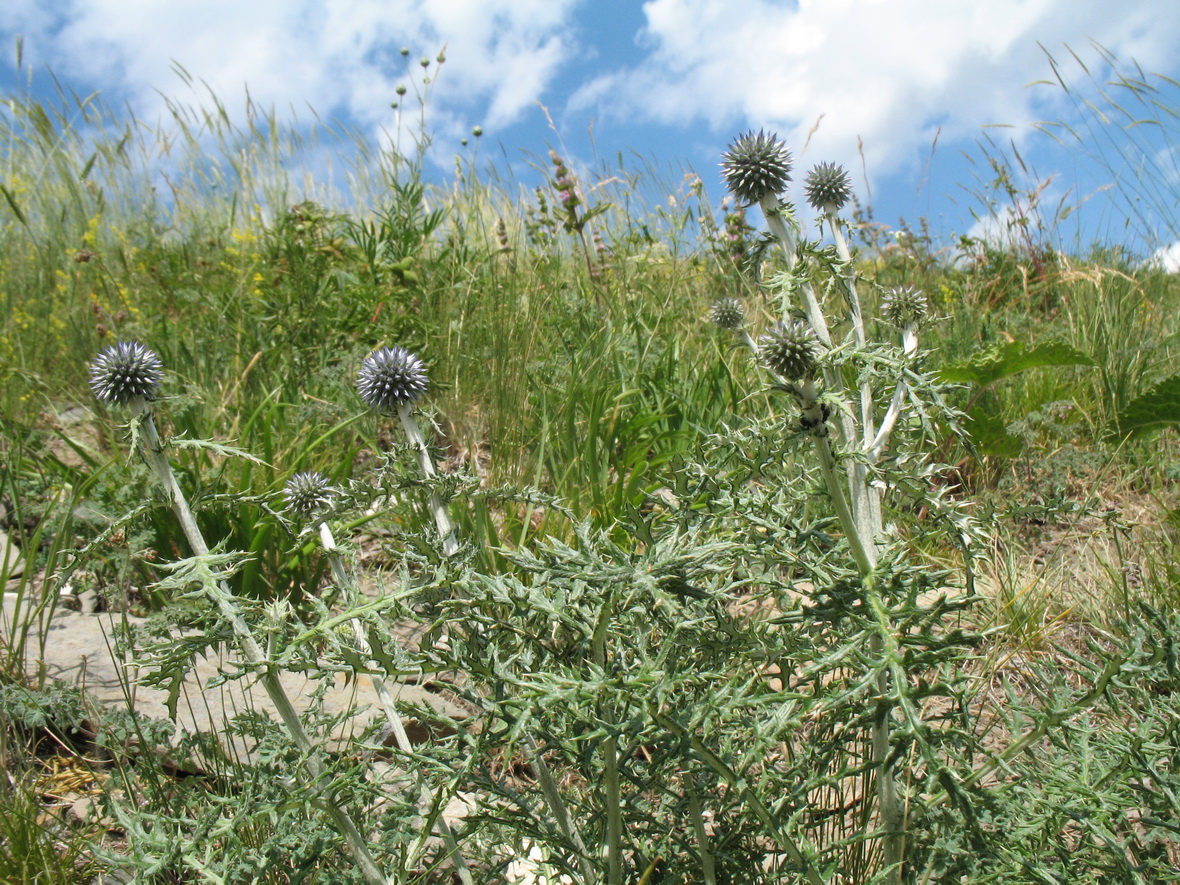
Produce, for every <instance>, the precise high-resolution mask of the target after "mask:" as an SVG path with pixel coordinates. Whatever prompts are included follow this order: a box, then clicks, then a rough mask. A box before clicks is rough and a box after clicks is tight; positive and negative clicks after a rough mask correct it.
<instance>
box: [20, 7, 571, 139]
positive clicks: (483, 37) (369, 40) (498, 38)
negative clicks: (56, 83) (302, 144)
mask: <svg viewBox="0 0 1180 885" xmlns="http://www.w3.org/2000/svg"><path fill="white" fill-rule="evenodd" d="M12 2H14V4H15V5H14V7H13V9H11V10H8V12H9V13H11V14H6V19H7V20H6V21H5V22H4V23H3V24H0V35H3V36H4V37H6V38H8V39H11V38H12V37H13V36H15V35H17V34H21V35H24V37H25V60H26V62H32V63H34V64H38V63H44V64H49V65H50V66H52V67H53V68H54V70H55V71H57V72H58V73H60V74H63V75H65V76H67V77H68V78H70V79H71V80H72V81H74V82H78V83H82V84H84V86H83V88H84V89H95V90H103V91H107V92H115V93H117V94H119V95H122V96H127V97H128V98H129V100H130V102H131V104H132V106H133V107H135V109H136V111H137V112H138V113H140V114H144V115H151V114H154V113H158V112H160V111H161V110H163V99H162V98H161V97H160V94H159V93H160V92H162V93H164V94H174V93H175V92H176V89H175V88H174V87H176V86H177V85H178V81H177V78H176V75H175V73H174V71H173V66H174V64H175V65H178V66H180V67H181V68H183V69H184V70H185V71H187V72H188V73H189V74H191V76H192V77H193V78H194V79H195V80H196V81H198V82H200V83H203V84H205V85H206V86H207V87H208V89H209V90H210V91H212V92H213V93H214V94H215V95H217V96H218V98H219V99H220V100H222V101H224V102H225V103H226V105H227V107H228V108H229V109H230V111H231V112H239V111H240V109H241V107H242V106H243V105H244V101H245V94H246V89H247V87H248V89H249V93H250V96H251V98H252V99H253V100H254V101H255V102H257V103H259V104H262V105H264V106H271V105H273V106H275V107H276V108H278V109H279V110H280V112H285V111H286V109H287V108H288V107H295V108H301V107H304V106H306V105H310V106H311V107H313V108H315V110H316V111H317V112H319V113H321V114H344V115H347V116H348V117H350V118H351V119H353V120H355V121H357V122H359V123H361V124H370V125H378V124H381V123H384V122H387V121H388V120H389V119H390V110H389V105H390V102H391V101H393V100H394V99H395V98H396V95H395V92H394V90H395V88H396V87H397V86H398V85H399V84H400V83H407V84H408V83H409V82H410V76H411V75H420V74H421V71H420V70H419V69H418V68H417V61H418V59H419V58H421V57H425V58H429V59H431V61H432V69H431V73H434V68H433V60H434V59H435V58H436V56H437V55H438V53H439V50H440V49H441V48H442V47H443V46H444V45H445V46H446V47H447V53H446V57H447V62H446V64H445V66H444V67H443V69H442V71H441V74H440V75H439V77H438V79H437V81H436V82H434V83H432V84H431V94H432V97H433V99H434V100H436V101H437V102H438V104H439V106H440V107H441V108H445V109H446V110H445V111H444V113H448V114H451V115H462V114H466V115H468V116H470V117H471V118H472V119H470V120H469V121H468V122H467V124H468V125H469V124H470V123H481V124H483V125H485V126H497V125H501V124H506V123H510V122H512V121H513V120H515V119H516V118H518V117H519V115H520V114H521V113H522V111H523V110H524V109H525V108H526V107H528V106H529V105H530V104H531V103H533V102H535V101H537V100H538V99H539V98H540V97H541V95H542V93H543V92H544V90H545V89H546V88H547V86H548V85H549V84H550V82H551V80H552V78H553V77H554V75H555V74H556V73H557V71H558V69H559V67H560V66H561V64H562V62H563V59H566V58H569V57H570V55H571V54H572V47H571V45H570V38H569V37H568V36H567V35H568V34H569V33H571V29H570V28H569V27H568V23H569V19H570V15H571V13H572V11H573V9H574V7H575V5H576V3H577V2H578V0H333V2H332V3H321V2H317V0H251V2H249V3H244V2H241V0H171V2H168V3H161V2H158V0H69V2H66V3H58V4H44V3H37V2H35V0H12ZM402 46H405V47H408V48H409V49H410V50H411V52H410V56H409V58H408V59H405V58H403V57H402V56H401V55H400V52H399V49H400V48H401V47H402ZM407 61H408V63H409V67H410V71H409V72H407ZM157 90H158V91H157ZM202 91H203V89H202Z"/></svg>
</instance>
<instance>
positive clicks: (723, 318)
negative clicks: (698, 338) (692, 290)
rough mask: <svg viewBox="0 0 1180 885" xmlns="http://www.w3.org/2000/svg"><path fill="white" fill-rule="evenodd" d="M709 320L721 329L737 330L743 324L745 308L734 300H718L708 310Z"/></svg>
mask: <svg viewBox="0 0 1180 885" xmlns="http://www.w3.org/2000/svg"><path fill="white" fill-rule="evenodd" d="M709 319H710V320H711V321H712V322H713V324H714V325H716V326H719V327H720V328H722V329H738V328H741V325H742V323H743V322H745V319H746V308H745V307H744V306H743V305H742V303H741V302H740V301H738V300H737V299H736V298H718V299H717V300H716V301H714V302H713V306H712V307H711V308H709Z"/></svg>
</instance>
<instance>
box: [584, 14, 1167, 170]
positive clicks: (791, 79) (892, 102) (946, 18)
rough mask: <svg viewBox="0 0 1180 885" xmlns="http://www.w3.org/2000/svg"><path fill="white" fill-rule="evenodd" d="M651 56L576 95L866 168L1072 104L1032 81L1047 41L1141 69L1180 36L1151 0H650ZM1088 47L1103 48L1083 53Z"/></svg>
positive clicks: (1163, 57) (910, 161) (901, 162)
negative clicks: (747, 133)
mask: <svg viewBox="0 0 1180 885" xmlns="http://www.w3.org/2000/svg"><path fill="white" fill-rule="evenodd" d="M644 12H645V14H646V17H647V26H646V28H645V30H644V32H643V35H642V39H643V41H644V45H646V46H647V47H648V48H649V53H648V55H647V57H646V58H645V59H644V60H643V61H642V62H640V63H639V64H637V65H636V66H634V67H633V68H631V69H629V70H625V71H618V72H613V73H611V74H608V75H605V76H602V77H600V78H598V79H596V80H594V81H592V82H590V83H588V84H586V86H585V87H583V89H582V90H580V91H579V92H578V93H577V94H576V95H575V96H574V98H573V100H572V103H571V104H572V106H573V107H575V108H586V107H589V106H597V107H598V108H599V112H600V114H601V115H603V116H604V117H606V118H607V119H608V120H609V119H611V118H612V116H613V117H614V118H616V119H618V118H620V117H624V116H625V117H627V118H630V119H634V118H636V117H643V118H647V119H651V120H656V121H660V122H663V123H667V124H674V125H675V124H688V123H701V122H703V123H704V124H706V125H707V126H708V127H709V128H710V130H711V131H713V132H715V133H716V132H721V131H722V130H723V129H725V130H728V132H727V137H728V135H736V134H738V131H740V130H741V129H744V128H746V127H749V126H752V127H753V128H755V129H757V128H761V127H763V126H765V127H766V128H767V129H773V130H777V131H778V133H779V134H780V135H781V136H782V137H783V138H784V139H785V140H787V141H788V143H789V144H791V145H792V146H793V147H794V149H795V152H796V154H797V155H798V154H800V152H801V149H802V147H803V145H804V143H805V142H807V139H808V135H809V132H810V130H811V129H812V127H813V126H815V124H816V122H817V121H819V126H818V129H817V130H816V131H815V132H814V134H812V135H811V140H810V144H809V145H808V149H807V151H806V154H805V155H804V156H803V157H801V159H802V160H804V161H805V162H806V165H810V164H811V163H812V162H814V161H818V160H820V159H830V160H837V161H839V162H843V163H845V164H846V165H849V166H850V167H852V168H859V166H860V163H859V159H858V157H857V143H858V138H862V139H863V144H864V151H865V157H866V161H867V165H868V168H869V171H870V174H871V175H874V176H876V175H883V174H886V173H889V172H891V171H894V170H896V169H898V168H899V167H902V166H906V165H910V166H916V165H917V164H919V163H920V162H921V161H922V160H923V159H924V158H925V157H926V156H928V154H929V151H930V147H931V143H932V141H933V139H934V137H935V134H936V133H937V132H939V130H941V136H940V141H942V143H943V144H946V143H947V142H953V141H955V140H960V139H964V138H966V139H973V138H974V137H976V135H977V134H978V131H979V127H980V126H982V125H986V124H1012V125H1015V126H1017V127H1020V126H1023V125H1027V124H1029V123H1031V122H1032V121H1034V120H1036V119H1038V118H1039V117H1040V116H1041V115H1043V114H1045V113H1046V112H1052V111H1053V110H1055V109H1059V108H1061V107H1063V106H1064V103H1062V102H1061V98H1062V96H1061V94H1060V90H1059V89H1055V88H1050V87H1037V88H1026V87H1027V86H1028V85H1029V84H1030V83H1031V82H1032V81H1034V80H1037V79H1043V78H1045V77H1047V76H1049V75H1050V70H1049V65H1048V63H1047V60H1046V57H1045V54H1044V51H1043V50H1042V49H1041V46H1040V45H1038V44H1042V45H1044V46H1045V47H1047V48H1050V49H1052V50H1053V51H1054V52H1055V53H1056V54H1057V55H1058V56H1059V57H1063V58H1068V54H1067V53H1066V52H1065V50H1064V47H1063V44H1069V45H1070V46H1073V47H1075V48H1077V49H1079V50H1081V51H1083V52H1086V51H1087V50H1089V44H1088V41H1089V39H1090V38H1091V37H1092V36H1094V37H1098V38H1100V39H1101V41H1102V43H1103V45H1105V46H1106V47H1107V48H1109V49H1111V50H1112V51H1114V52H1115V53H1116V54H1117V55H1119V56H1121V57H1123V58H1130V57H1135V58H1136V59H1138V60H1139V61H1140V62H1141V63H1142V64H1143V65H1144V66H1145V67H1151V66H1152V65H1157V64H1162V63H1164V62H1166V61H1168V60H1169V59H1170V58H1171V55H1172V54H1173V53H1174V52H1175V49H1176V48H1177V46H1178V44H1180V17H1177V16H1171V15H1162V14H1161V12H1160V7H1159V5H1158V3H1155V2H1152V0H1126V2H1124V3H1122V4H1120V6H1119V11H1118V14H1117V15H1112V14H1111V7H1110V5H1109V3H1108V2H1106V0H989V2H986V3H979V2H973V3H966V2H947V0H799V2H798V3H789V2H778V0H744V2H743V3H741V4H734V3H733V2H730V0H650V2H647V3H645V4H644ZM1090 54H1091V55H1093V54H1094V53H1092V52H1091V53H1090Z"/></svg>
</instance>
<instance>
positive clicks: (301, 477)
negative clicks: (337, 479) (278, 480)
mask: <svg viewBox="0 0 1180 885" xmlns="http://www.w3.org/2000/svg"><path fill="white" fill-rule="evenodd" d="M283 495H284V497H286V499H287V510H289V511H290V512H291V513H293V514H295V515H296V516H299V517H301V518H303V519H310V518H311V517H313V516H315V515H316V514H317V513H319V512H320V511H321V510H325V509H326V508H327V507H329V506H330V505H331V503H332V500H333V498H335V497H336V490H335V489H334V488H333V487H332V484H331V483H330V482H329V481H328V478H327V477H326V476H324V475H323V474H322V473H317V472H316V471H314V470H308V471H305V472H303V473H296V474H295V475H294V476H292V477H291V478H290V479H289V480H287V484H286V485H285V486H284V487H283Z"/></svg>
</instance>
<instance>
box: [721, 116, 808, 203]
mask: <svg viewBox="0 0 1180 885" xmlns="http://www.w3.org/2000/svg"><path fill="white" fill-rule="evenodd" d="M721 177H722V178H723V179H724V180H725V186H726V187H727V188H728V189H729V192H730V193H731V194H733V195H734V196H735V197H736V198H737V199H738V201H739V202H741V203H745V204H751V203H757V202H758V201H759V200H761V199H762V198H763V197H764V196H766V195H767V194H772V195H774V196H778V195H779V194H781V193H782V192H783V191H785V190H786V189H787V182H788V181H790V180H791V152H790V151H789V150H787V146H786V145H785V144H784V143H783V142H781V141H779V140H778V136H776V135H773V134H772V135H767V134H766V133H765V132H762V131H759V132H758V134H757V135H755V134H754V133H753V132H747V133H746V134H745V135H743V136H741V137H740V138H738V139H737V140H736V141H734V142H733V144H731V145H730V146H729V150H728V151H727V152H726V153H724V154H722V155H721Z"/></svg>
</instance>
